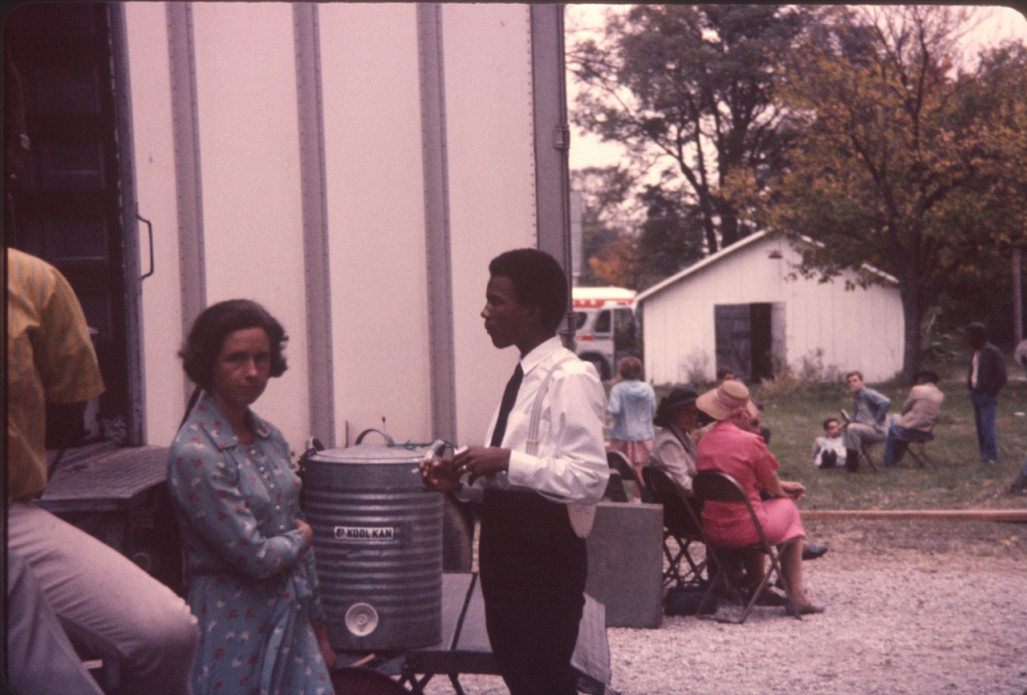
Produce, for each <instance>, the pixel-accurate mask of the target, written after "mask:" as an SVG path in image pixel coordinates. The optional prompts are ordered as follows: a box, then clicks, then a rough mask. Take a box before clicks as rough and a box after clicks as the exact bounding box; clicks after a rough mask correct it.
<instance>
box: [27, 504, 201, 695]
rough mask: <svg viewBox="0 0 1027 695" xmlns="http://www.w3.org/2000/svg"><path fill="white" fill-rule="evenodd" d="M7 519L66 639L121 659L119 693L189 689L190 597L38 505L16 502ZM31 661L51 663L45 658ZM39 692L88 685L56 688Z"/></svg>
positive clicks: (156, 694) (87, 651)
mask: <svg viewBox="0 0 1027 695" xmlns="http://www.w3.org/2000/svg"><path fill="white" fill-rule="evenodd" d="M7 522H8V524H7V530H8V538H7V543H8V548H9V550H10V552H11V554H16V555H17V556H18V557H19V558H20V559H21V560H22V561H24V563H25V564H26V565H27V566H28V567H29V568H31V571H32V575H33V576H34V578H35V580H36V581H38V587H39V589H41V590H42V593H43V595H44V596H45V598H46V601H47V602H48V604H49V606H50V607H51V608H52V611H53V613H54V614H55V615H56V616H57V618H58V619H59V620H60V624H61V626H62V627H63V628H64V632H65V633H66V634H67V636H68V639H69V640H70V641H71V643H72V644H73V645H75V647H76V649H77V650H78V651H79V652H81V653H83V654H84V655H86V656H88V657H90V658H103V659H110V660H113V661H114V662H116V663H117V664H118V666H119V675H120V678H121V682H120V691H121V692H123V693H126V694H130V693H131V694H138V695H188V694H189V693H191V692H192V687H191V685H190V676H191V674H192V664H193V656H194V653H195V651H196V641H197V639H198V637H199V635H198V630H197V627H196V618H195V617H193V615H192V613H191V612H190V611H189V607H188V606H187V605H186V603H185V601H183V600H182V599H181V598H180V597H179V596H177V595H176V594H175V592H173V591H172V590H171V589H169V588H168V587H166V586H165V585H163V584H161V583H160V582H159V581H157V580H156V579H154V578H153V577H151V576H150V575H148V574H147V573H146V572H144V571H143V570H142V569H140V568H139V566H138V565H136V564H135V563H134V562H132V561H131V560H129V559H128V558H127V557H125V556H124V555H121V554H120V553H118V552H117V551H115V550H114V549H113V548H111V547H110V546H108V545H106V544H104V543H102V542H100V541H99V540H97V539H96V538H94V537H93V536H90V535H89V534H88V533H85V532H84V531H81V530H79V529H77V528H75V527H74V526H72V525H71V524H68V523H66V522H64V521H62V520H61V519H58V518H57V517H56V516H54V515H53V514H51V513H50V512H48V511H46V510H45V509H43V508H41V507H37V506H36V505H34V504H31V503H24V502H14V503H11V505H10V506H9V508H8V515H7ZM16 627H18V630H17V631H16V629H15V628H16ZM33 628H34V623H33V622H31V621H29V622H25V623H22V624H20V625H18V626H15V625H14V624H12V625H11V630H10V632H9V633H8V635H7V639H8V646H9V647H10V646H12V645H17V644H18V643H19V641H20V640H23V639H25V635H24V632H23V630H25V629H29V630H31V629H33ZM26 663H28V664H31V665H33V666H36V667H39V666H42V667H43V668H44V669H46V668H47V667H46V664H47V661H45V660H44V661H35V660H33V661H30V662H26ZM42 675H43V676H46V677H48V676H49V673H44V674H42ZM29 692H31V691H29ZM40 692H52V693H59V692H61V693H63V692H69V693H72V692H83V691H82V690H67V691H65V690H62V689H60V688H56V687H51V688H49V689H48V690H45V691H40Z"/></svg>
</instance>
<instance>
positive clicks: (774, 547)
mask: <svg viewBox="0 0 1027 695" xmlns="http://www.w3.org/2000/svg"><path fill="white" fill-rule="evenodd" d="M692 489H693V490H694V491H695V496H696V497H697V498H698V499H699V500H700V501H701V502H702V503H703V504H708V503H709V502H722V503H727V504H741V505H745V508H746V509H747V510H748V512H749V516H750V518H751V519H752V523H753V526H755V527H756V531H757V533H758V534H759V538H760V540H759V541H758V542H756V543H753V544H751V545H747V546H742V547H732V546H724V545H718V544H715V543H711V542H710V540H709V538H708V536H707V538H706V542H707V551H708V552H709V553H711V554H712V556H713V560H714V562H713V564H714V565H715V566H716V572H715V574H714V576H713V577H712V578H711V580H710V582H709V587H708V588H707V590H706V595H705V596H704V597H703V601H702V603H701V604H700V605H699V617H700V618H711V617H712V618H713V619H715V620H719V621H721V622H733V623H738V624H741V623H744V622H745V619H746V618H747V617H749V613H750V612H751V611H752V609H753V606H755V605H756V602H757V600H758V599H759V597H760V594H762V593H763V590H764V589H766V587H767V586H768V585H769V584H770V581H771V579H772V578H774V577H775V576H776V577H777V579H778V581H779V583H780V585H781V586H782V587H785V590H786V591H787V587H786V586H785V580H784V573H783V572H782V571H781V553H782V551H783V550H784V549H785V548H786V547H788V546H789V545H791V544H792V543H798V542H800V541H801V539H799V538H793V539H791V540H787V541H785V542H784V543H776V544H775V543H771V542H770V541H769V540H768V539H767V534H766V533H765V532H764V531H763V526H762V525H761V524H760V520H759V517H757V516H756V511H755V510H754V509H753V508H752V503H751V502H750V501H749V497H748V495H746V494H745V491H744V490H743V489H742V486H741V485H739V484H738V481H737V480H735V479H734V478H733V477H732V476H730V475H728V474H727V473H722V472H721V471H699V473H697V474H696V476H695V478H693V479H692ZM704 535H705V534H704ZM757 551H758V552H762V553H763V554H765V555H766V556H767V560H768V562H767V568H766V571H765V572H764V573H763V577H762V578H761V579H760V583H759V585H758V586H757V587H756V589H755V591H753V592H752V593H751V594H749V593H748V592H747V591H746V588H745V587H744V586H742V585H741V584H740V582H739V581H738V579H737V578H735V577H733V576H732V574H731V572H730V571H729V569H730V565H729V564H727V561H728V560H730V559H731V558H734V557H738V556H739V555H742V556H744V555H745V554H746V553H750V552H757ZM721 584H724V585H725V588H726V591H722V595H724V594H727V595H728V596H736V597H739V599H740V600H739V602H740V603H741V604H742V613H741V616H740V617H739V618H738V619H737V620H734V619H731V618H725V617H723V616H722V615H717V614H714V615H708V614H706V613H705V612H704V610H703V609H704V608H705V607H706V604H707V603H709V602H710V600H712V599H713V597H714V593H715V592H716V591H718V589H719V587H720V586H721ZM720 605H721V606H723V605H724V602H723V601H721V602H720ZM796 617H799V616H796Z"/></svg>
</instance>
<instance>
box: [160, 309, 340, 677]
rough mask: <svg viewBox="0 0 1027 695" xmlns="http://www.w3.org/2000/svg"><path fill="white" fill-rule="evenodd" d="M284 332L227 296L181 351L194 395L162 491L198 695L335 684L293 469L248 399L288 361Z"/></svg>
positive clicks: (277, 436)
mask: <svg viewBox="0 0 1027 695" xmlns="http://www.w3.org/2000/svg"><path fill="white" fill-rule="evenodd" d="M286 340H287V338H286V336H285V331H284V330H283V328H282V326H281V324H280V323H278V321H276V320H275V319H274V318H273V317H272V316H271V315H270V314H268V313H267V311H265V310H264V308H263V307H262V306H260V305H259V304H257V303H256V302H252V301H249V300H245V299H233V300H229V301H225V302H219V303H217V304H214V305H213V306H211V307H209V308H207V309H206V310H205V311H203V312H202V313H201V314H200V315H199V316H198V317H197V318H196V321H195V322H194V323H193V326H192V330H191V331H190V332H189V338H188V340H187V341H186V344H185V347H184V348H183V349H182V351H181V353H180V355H181V357H182V358H183V363H184V367H185V371H186V374H188V375H189V378H190V379H192V380H193V382H195V383H196V384H197V394H196V396H198V400H196V402H195V404H194V405H193V407H192V408H191V410H190V411H189V412H187V414H186V418H185V420H184V421H183V423H182V426H181V427H180V428H179V430H178V434H177V435H176V436H175V439H174V441H173V442H172V444H171V452H170V455H169V459H168V490H169V492H170V493H171V498H172V500H173V502H174V506H175V511H176V514H177V516H178V521H179V526H180V527H181V529H182V537H183V540H184V542H185V544H186V547H187V552H188V565H189V572H190V574H191V576H192V585H191V587H190V588H189V606H190V608H191V609H192V611H193V613H194V614H195V615H196V617H197V619H198V620H199V622H200V643H199V646H198V647H197V650H196V661H195V663H194V665H193V679H192V680H193V688H194V690H195V693H196V695H213V693H217V692H236V693H242V692H246V693H256V692H260V693H279V694H281V695H314V694H315V693H321V694H324V695H330V693H331V692H332V688H331V681H330V680H329V674H328V668H327V667H326V663H325V662H326V661H327V662H328V665H329V666H330V665H331V664H332V663H333V662H334V661H335V654H334V653H333V651H332V648H331V646H330V645H329V643H328V634H327V630H326V628H325V624H324V610H323V608H322V607H321V603H320V599H319V595H318V581H317V571H316V569H315V566H314V553H313V549H312V547H311V543H312V541H313V531H312V530H311V528H310V525H309V524H307V523H306V522H305V521H304V520H303V518H302V514H301V512H300V507H299V495H300V479H299V477H298V476H297V475H296V473H295V472H294V470H293V466H292V463H291V461H290V455H289V445H288V444H287V443H286V441H285V438H284V437H282V434H281V433H280V432H279V431H278V430H277V429H276V428H275V427H274V426H273V425H271V424H270V423H268V422H266V421H264V420H261V419H260V418H259V417H257V415H256V414H255V413H254V412H253V411H252V410H250V408H249V406H250V405H251V404H252V403H253V402H254V401H256V400H257V398H259V397H260V395H261V394H262V393H263V392H264V388H265V387H266V386H267V382H268V378H269V377H272V376H281V374H282V373H283V372H284V371H285V367H286V365H285V358H284V357H283V355H282V349H283V347H284V345H285V341H286Z"/></svg>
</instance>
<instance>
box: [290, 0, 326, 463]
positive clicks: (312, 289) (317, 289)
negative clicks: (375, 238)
mask: <svg viewBox="0 0 1027 695" xmlns="http://www.w3.org/2000/svg"><path fill="white" fill-rule="evenodd" d="M293 32H294V41H295V48H296V97H297V98H296V102H297V108H298V112H299V113H298V116H299V148H300V186H301V190H300V196H301V201H302V202H301V204H302V208H303V267H304V280H305V292H306V305H307V359H308V362H309V364H308V370H307V383H308V387H309V396H308V398H309V404H310V434H311V435H312V436H314V437H317V438H318V439H320V440H321V443H322V444H324V445H325V446H327V447H329V448H332V447H335V446H336V442H335V389H334V384H335V378H334V369H333V364H332V303H331V269H330V265H329V255H328V202H327V181H326V176H327V175H326V167H325V155H324V150H325V128H324V99H323V92H322V85H321V60H320V58H321V42H320V28H319V24H318V10H317V5H315V4H313V3H300V4H297V5H294V6H293Z"/></svg>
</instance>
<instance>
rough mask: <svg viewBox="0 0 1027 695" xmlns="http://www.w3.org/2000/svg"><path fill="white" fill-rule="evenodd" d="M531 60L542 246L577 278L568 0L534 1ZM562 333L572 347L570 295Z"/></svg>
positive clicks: (537, 193) (536, 181) (540, 246)
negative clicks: (560, 0) (554, 0)
mask: <svg viewBox="0 0 1027 695" xmlns="http://www.w3.org/2000/svg"><path fill="white" fill-rule="evenodd" d="M530 12H531V65H532V94H533V103H534V116H535V118H534V120H535V193H536V196H535V198H536V203H535V204H536V206H537V214H536V217H537V220H538V246H539V248H540V249H541V250H543V251H546V252H548V253H550V254H551V255H553V256H554V257H555V258H556V259H557V260H558V261H560V264H561V265H562V266H563V269H564V273H565V274H566V276H567V284H568V287H569V286H570V284H571V280H572V258H571V236H570V229H571V217H570V174H569V159H568V156H569V149H570V127H569V125H568V122H567V84H566V77H565V59H564V40H563V5H556V4H546V5H532V6H531V8H530ZM560 335H561V337H562V339H563V341H564V344H566V345H568V347H570V348H571V349H574V348H573V343H572V341H573V337H574V313H573V311H572V310H571V300H570V296H569V293H568V297H567V321H566V324H565V326H564V328H563V329H561V331H560Z"/></svg>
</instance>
